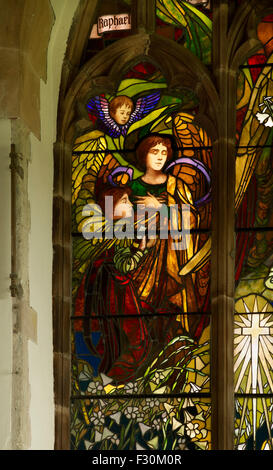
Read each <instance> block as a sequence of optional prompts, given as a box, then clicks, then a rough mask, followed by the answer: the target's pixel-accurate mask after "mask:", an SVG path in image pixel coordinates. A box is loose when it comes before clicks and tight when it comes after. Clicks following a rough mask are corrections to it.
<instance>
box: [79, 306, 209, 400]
mask: <svg viewBox="0 0 273 470" xmlns="http://www.w3.org/2000/svg"><path fill="white" fill-rule="evenodd" d="M75 313H76V314H77V313H78V312H77V311H76V312H75ZM90 316H91V315H90V314H89V315H86V316H85V317H82V316H80V315H78V318H77V319H74V320H73V322H72V324H73V326H72V328H73V331H72V334H73V342H72V365H73V367H72V376H73V386H72V394H73V395H76V396H78V395H88V396H89V395H105V394H115V395H116V394H118V395H128V394H131V393H134V394H136V395H140V394H144V395H145V394H151V393H154V394H166V393H168V394H170V393H196V392H200V393H209V391H210V380H209V374H210V371H209V369H210V365H209V363H210V327H209V317H208V316H206V315H191V316H190V315H188V316H187V317H186V316H185V315H184V316H182V315H171V314H168V315H167V314H166V315H161V316H150V315H147V316H134V315H131V316H125V315H120V316H118V315H117V316H116V317H114V316H108V317H105V316H104V317H102V316H100V317H98V316H95V315H94V316H93V318H92V319H90ZM74 318H75V317H74ZM186 322H187V328H188V329H190V330H191V331H192V332H194V334H192V335H191V336H189V334H188V335H187V334H186V333H185V323H186ZM200 331H203V332H202V334H201V336H200V337H199V335H200ZM193 337H194V338H195V339H193Z"/></svg>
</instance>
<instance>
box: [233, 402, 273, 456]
mask: <svg viewBox="0 0 273 470" xmlns="http://www.w3.org/2000/svg"><path fill="white" fill-rule="evenodd" d="M272 405H273V398H258V397H257V398H238V399H237V400H236V402H235V449H236V450H271V451H272V449H273V446H272V435H273V433H272V428H271V426H272V418H273V416H272Z"/></svg>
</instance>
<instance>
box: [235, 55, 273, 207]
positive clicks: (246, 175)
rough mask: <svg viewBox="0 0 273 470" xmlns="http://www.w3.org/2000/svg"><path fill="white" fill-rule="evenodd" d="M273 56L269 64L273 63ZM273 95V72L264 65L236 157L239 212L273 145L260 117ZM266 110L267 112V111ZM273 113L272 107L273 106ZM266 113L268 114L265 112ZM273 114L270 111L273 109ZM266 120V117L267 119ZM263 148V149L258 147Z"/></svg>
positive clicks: (236, 187) (248, 110) (236, 192)
mask: <svg viewBox="0 0 273 470" xmlns="http://www.w3.org/2000/svg"><path fill="white" fill-rule="evenodd" d="M272 60H273V53H272V54H271V55H270V56H269V57H268V59H267V62H268V63H272ZM272 96H273V69H272V67H271V66H269V65H268V66H266V65H265V66H264V67H263V70H262V72H261V73H260V75H259V77H258V79H257V81H256V83H255V86H254V88H253V89H252V93H251V95H250V98H249V103H248V109H247V113H246V116H245V119H244V122H243V128H242V132H241V135H240V139H239V146H238V150H237V156H236V182H235V208H236V209H238V208H239V206H240V204H241V202H242V200H243V197H244V195H245V192H246V190H247V187H248V184H249V182H250V180H251V177H252V175H253V172H254V170H255V167H256V164H257V162H258V160H259V157H260V156H261V154H262V152H263V150H264V149H263V146H264V145H271V144H272V133H271V132H270V131H271V128H270V126H267V125H266V124H267V123H266V120H264V121H263V122H262V120H261V121H259V119H258V117H257V114H259V115H262V114H263V107H264V108H265V105H264V103H265V101H266V100H265V99H266V98H267V97H272ZM264 111H266V109H264ZM271 113H272V107H271ZM265 114H266V113H265ZM269 114H270V109H269ZM265 117H266V116H265ZM255 146H259V148H255Z"/></svg>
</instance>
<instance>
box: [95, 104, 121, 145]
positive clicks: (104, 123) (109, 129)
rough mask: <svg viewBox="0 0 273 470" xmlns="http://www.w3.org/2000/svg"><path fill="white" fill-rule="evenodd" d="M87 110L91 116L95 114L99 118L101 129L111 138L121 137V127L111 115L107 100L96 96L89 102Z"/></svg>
mask: <svg viewBox="0 0 273 470" xmlns="http://www.w3.org/2000/svg"><path fill="white" fill-rule="evenodd" d="M87 109H88V112H89V113H90V114H94V115H95V116H96V117H97V118H98V120H99V127H100V129H101V130H102V131H103V132H106V134H108V135H110V136H111V137H119V136H120V133H121V131H120V127H119V126H118V125H117V123H116V122H115V121H114V119H112V118H111V116H110V114H109V103H108V101H107V99H106V98H103V97H102V96H95V98H92V99H91V100H90V101H89V102H88V104H87Z"/></svg>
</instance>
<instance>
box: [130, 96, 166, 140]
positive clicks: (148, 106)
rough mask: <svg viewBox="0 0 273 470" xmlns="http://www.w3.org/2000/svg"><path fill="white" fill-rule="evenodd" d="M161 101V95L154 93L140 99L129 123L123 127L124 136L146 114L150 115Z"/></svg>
mask: <svg viewBox="0 0 273 470" xmlns="http://www.w3.org/2000/svg"><path fill="white" fill-rule="evenodd" d="M159 100H160V93H159V92H157V93H152V94H151V95H148V96H144V97H143V98H139V99H138V100H137V102H136V107H135V110H134V112H133V113H132V114H131V116H130V119H129V121H128V122H127V124H125V126H122V131H121V132H122V135H126V133H127V131H128V129H129V127H130V126H131V125H132V124H133V123H134V122H135V121H139V120H140V119H142V118H143V117H144V116H146V114H148V113H150V112H151V111H152V110H153V109H154V108H155V107H156V105H157V103H158V101H159Z"/></svg>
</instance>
